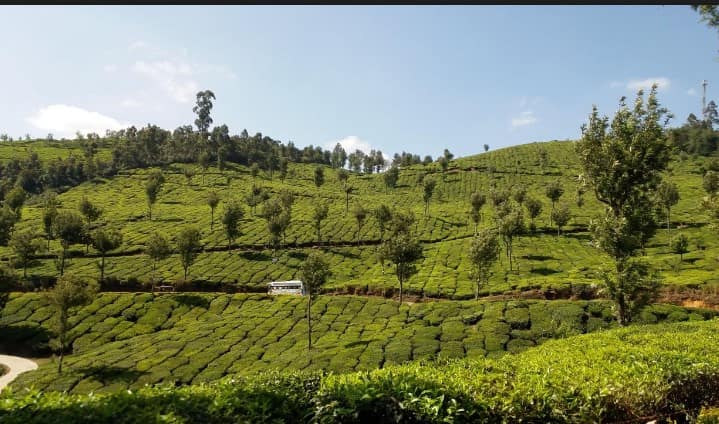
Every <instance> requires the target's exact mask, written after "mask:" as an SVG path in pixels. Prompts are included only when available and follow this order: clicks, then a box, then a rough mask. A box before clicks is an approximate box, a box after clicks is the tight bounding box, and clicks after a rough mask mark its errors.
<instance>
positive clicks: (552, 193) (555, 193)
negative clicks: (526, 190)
mask: <svg viewBox="0 0 719 424" xmlns="http://www.w3.org/2000/svg"><path fill="white" fill-rule="evenodd" d="M544 193H545V194H546V195H547V198H548V199H549V200H550V201H551V202H552V212H551V213H550V215H549V224H550V225H551V224H552V215H553V214H554V204H555V203H557V201H558V200H559V198H560V197H562V195H563V194H564V188H562V183H560V182H559V180H555V181H552V182H551V183H550V184H549V185H548V186H547V188H546V190H545V192H544Z"/></svg>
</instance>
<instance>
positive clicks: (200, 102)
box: [192, 90, 215, 141]
mask: <svg viewBox="0 0 719 424" xmlns="http://www.w3.org/2000/svg"><path fill="white" fill-rule="evenodd" d="M212 100H215V93H213V92H212V91H210V90H205V91H200V92H198V93H197V101H196V104H195V106H194V107H193V108H192V111H193V112H194V113H195V114H197V119H195V126H196V127H197V131H199V132H200V134H202V136H203V141H204V140H206V139H207V131H208V130H209V129H210V125H212V117H211V116H210V112H211V111H212Z"/></svg>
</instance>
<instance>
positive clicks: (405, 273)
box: [379, 231, 422, 304]
mask: <svg viewBox="0 0 719 424" xmlns="http://www.w3.org/2000/svg"><path fill="white" fill-rule="evenodd" d="M379 255H380V257H381V259H382V261H383V262H384V261H389V262H391V263H393V264H394V266H395V275H396V277H397V281H399V303H400V304H401V303H402V298H403V297H402V296H403V290H404V283H405V281H407V280H408V279H409V278H410V277H411V276H413V275H414V274H416V273H417V267H416V266H415V264H414V263H415V262H416V261H418V260H420V259H422V245H420V244H419V242H418V241H417V240H416V239H415V238H414V237H413V236H412V235H411V234H410V233H409V232H405V231H401V232H397V233H396V234H393V235H392V236H391V237H388V238H387V240H385V241H384V243H382V246H381V248H380V252H379Z"/></svg>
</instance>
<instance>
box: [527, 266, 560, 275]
mask: <svg viewBox="0 0 719 424" xmlns="http://www.w3.org/2000/svg"><path fill="white" fill-rule="evenodd" d="M530 272H531V273H532V274H539V275H552V274H558V273H559V272H560V271H557V270H556V269H550V268H546V267H543V268H534V269H533V270H531V271H530Z"/></svg>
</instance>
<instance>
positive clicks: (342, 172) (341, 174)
mask: <svg viewBox="0 0 719 424" xmlns="http://www.w3.org/2000/svg"><path fill="white" fill-rule="evenodd" d="M349 176H350V173H349V172H347V170H346V169H344V168H339V169H338V170H337V181H339V182H340V184H343V185H344V184H347V180H348V179H349Z"/></svg>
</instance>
